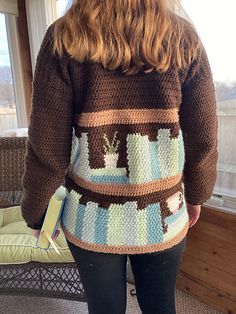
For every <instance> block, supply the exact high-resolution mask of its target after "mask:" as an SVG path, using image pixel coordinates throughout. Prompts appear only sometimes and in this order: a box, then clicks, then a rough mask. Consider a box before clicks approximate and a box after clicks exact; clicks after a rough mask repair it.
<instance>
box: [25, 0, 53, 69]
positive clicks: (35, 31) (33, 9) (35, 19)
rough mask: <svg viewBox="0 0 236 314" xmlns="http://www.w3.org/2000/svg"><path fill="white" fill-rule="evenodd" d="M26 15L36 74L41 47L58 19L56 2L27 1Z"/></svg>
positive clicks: (43, 0)
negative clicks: (47, 33) (51, 26)
mask: <svg viewBox="0 0 236 314" xmlns="http://www.w3.org/2000/svg"><path fill="white" fill-rule="evenodd" d="M26 13H27V23H28V32H29V42H30V51H31V62H32V70H33V72H34V69H35V64H36V60H37V55H38V52H39V49H40V45H41V43H42V40H43V38H44V35H45V33H46V31H47V28H48V26H49V25H51V24H52V23H53V22H54V21H55V20H56V18H57V16H56V0H40V1H39V0H26Z"/></svg>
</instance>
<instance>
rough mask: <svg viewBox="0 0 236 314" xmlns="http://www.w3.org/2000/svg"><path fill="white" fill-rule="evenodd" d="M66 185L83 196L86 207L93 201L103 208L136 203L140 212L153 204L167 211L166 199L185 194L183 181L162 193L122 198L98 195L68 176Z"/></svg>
mask: <svg viewBox="0 0 236 314" xmlns="http://www.w3.org/2000/svg"><path fill="white" fill-rule="evenodd" d="M65 184H66V187H67V189H68V191H69V192H70V191H71V190H74V191H76V192H77V193H79V194H81V195H82V197H81V198H80V203H81V204H83V205H86V203H87V202H88V201H91V199H92V200H93V201H94V202H96V203H98V204H99V206H100V207H102V208H108V207H109V205H110V204H111V203H115V204H124V203H125V202H133V201H136V202H137V204H138V210H142V209H144V208H146V207H147V206H148V205H149V204H153V203H158V202H159V203H161V207H162V209H163V210H164V209H166V208H167V205H166V199H167V198H168V197H170V196H171V195H173V194H174V193H176V192H178V191H180V192H181V193H182V192H183V188H182V181H181V180H180V181H179V182H178V183H177V184H175V185H173V186H171V187H170V188H168V189H165V190H162V191H154V192H151V191H148V192H147V193H146V194H143V195H138V196H130V195H127V196H121V195H114V194H113V195H107V194H101V193H97V192H94V191H91V190H88V189H86V188H83V187H82V186H80V185H78V184H76V182H75V181H74V180H73V179H72V178H71V177H70V176H69V175H68V174H67V175H66V176H65Z"/></svg>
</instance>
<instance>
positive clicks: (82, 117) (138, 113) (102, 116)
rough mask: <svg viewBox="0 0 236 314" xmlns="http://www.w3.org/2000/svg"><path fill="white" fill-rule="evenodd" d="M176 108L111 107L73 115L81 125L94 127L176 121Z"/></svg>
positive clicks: (177, 118)
mask: <svg viewBox="0 0 236 314" xmlns="http://www.w3.org/2000/svg"><path fill="white" fill-rule="evenodd" d="M178 120H179V115H178V109H177V108H174V109H120V110H119V109H118V110H117V109H113V110H104V111H99V112H83V113H81V114H79V115H76V116H75V123H78V124H79V126H81V127H96V126H101V125H108V124H116V123H119V124H137V123H176V122H178Z"/></svg>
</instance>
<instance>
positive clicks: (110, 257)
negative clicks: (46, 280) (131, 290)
mask: <svg viewBox="0 0 236 314" xmlns="http://www.w3.org/2000/svg"><path fill="white" fill-rule="evenodd" d="M67 243H68V246H69V249H70V251H71V253H72V255H73V257H74V260H75V262H76V264H77V267H78V270H79V274H80V278H81V282H82V284H83V287H84V291H85V294H86V297H87V300H88V310H89V314H125V311H126V262H127V255H125V254H111V253H98V252H93V251H89V250H85V249H82V248H79V247H77V246H75V245H74V244H72V243H71V242H69V241H68V240H67ZM185 246H186V237H185V238H184V239H183V240H182V241H181V242H180V243H179V244H177V245H175V246H173V247H172V248H170V249H166V250H164V251H160V252H154V253H145V254H133V255H129V258H130V264H131V268H132V272H133V275H134V280H135V288H136V294H137V300H138V303H139V306H140V309H141V311H142V313H143V314H175V313H176V309H175V286H176V277H177V274H178V271H179V266H180V261H181V257H182V254H183V252H184V249H185Z"/></svg>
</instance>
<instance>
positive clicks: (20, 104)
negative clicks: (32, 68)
mask: <svg viewBox="0 0 236 314" xmlns="http://www.w3.org/2000/svg"><path fill="white" fill-rule="evenodd" d="M1 13H3V14H4V15H5V25H6V32H7V41H8V50H9V58H10V67H11V72H12V81H13V90H14V98H15V105H16V118H17V125H18V128H25V127H27V113H26V106H25V104H26V98H25V93H24V85H23V73H22V67H21V56H20V47H19V35H18V29H17V22H16V16H15V15H13V14H9V13H7V12H2V11H1Z"/></svg>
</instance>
